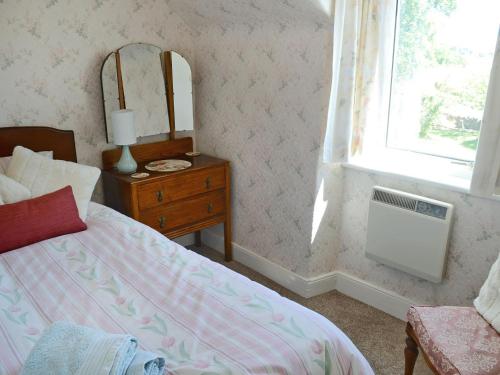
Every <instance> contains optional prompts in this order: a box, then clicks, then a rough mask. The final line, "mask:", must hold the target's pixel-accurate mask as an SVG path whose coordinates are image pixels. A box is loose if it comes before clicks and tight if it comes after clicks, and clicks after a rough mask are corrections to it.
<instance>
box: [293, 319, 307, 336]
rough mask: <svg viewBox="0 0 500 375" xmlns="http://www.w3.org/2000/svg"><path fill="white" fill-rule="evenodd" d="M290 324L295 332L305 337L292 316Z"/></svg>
mask: <svg viewBox="0 0 500 375" xmlns="http://www.w3.org/2000/svg"><path fill="white" fill-rule="evenodd" d="M290 325H291V326H292V328H293V329H294V330H295V332H297V333H298V334H299V335H300V336H301V337H306V335H305V334H304V331H302V329H301V328H300V327H299V326H298V325H297V323H295V320H294V319H293V317H291V318H290Z"/></svg>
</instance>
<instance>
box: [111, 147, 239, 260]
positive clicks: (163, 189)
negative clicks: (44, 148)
mask: <svg viewBox="0 0 500 375" xmlns="http://www.w3.org/2000/svg"><path fill="white" fill-rule="evenodd" d="M192 149H193V143H192V139H191V138H180V139H175V140H172V141H163V142H156V143H150V144H144V145H135V146H132V147H131V152H132V155H133V156H134V159H135V160H136V161H137V164H138V168H137V172H148V173H149V174H150V175H149V177H146V178H141V179H135V178H132V177H130V175H127V174H121V173H118V171H117V170H116V169H114V168H113V167H112V166H113V165H114V164H115V163H116V161H117V160H118V159H119V157H120V150H119V149H115V150H109V151H104V152H103V155H102V157H103V168H104V169H103V173H102V177H103V182H104V197H105V203H106V205H107V206H109V207H111V208H113V209H115V210H117V211H119V212H121V213H123V214H125V215H128V216H130V217H132V218H134V219H135V220H137V221H140V222H142V223H144V224H146V225H148V226H150V227H152V228H154V229H156V230H157V231H159V232H161V233H163V234H165V235H166V236H167V237H169V238H175V237H179V236H183V235H185V234H188V233H193V232H194V233H195V236H196V244H197V245H200V244H201V237H200V230H201V229H204V228H208V227H210V226H213V225H216V224H219V223H223V224H224V248H225V259H226V260H227V261H229V260H232V247H231V199H230V168H229V162H228V161H226V160H222V159H218V158H214V157H211V156H207V155H200V156H196V157H187V156H185V155H184V154H185V152H188V151H192ZM168 158H170V159H172V158H175V159H183V160H187V161H189V162H191V163H192V166H191V167H190V168H188V169H184V170H182V171H177V172H170V173H165V172H163V173H162V172H151V171H147V170H146V169H145V168H144V166H145V165H146V164H147V163H148V162H149V161H153V160H159V159H168Z"/></svg>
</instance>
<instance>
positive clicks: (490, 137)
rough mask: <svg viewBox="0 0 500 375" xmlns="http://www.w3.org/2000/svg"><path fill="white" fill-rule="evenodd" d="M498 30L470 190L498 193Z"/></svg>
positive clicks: (499, 100) (499, 79) (499, 119)
mask: <svg viewBox="0 0 500 375" xmlns="http://www.w3.org/2000/svg"><path fill="white" fill-rule="evenodd" d="M499 171H500V30H499V32H498V38H497V47H496V51H495V57H494V60H493V66H492V68H491V75H490V83H489V86H488V94H487V97H486V105H485V108H484V115H483V122H482V124H481V135H480V137H479V144H478V148H477V155H476V163H475V165H474V173H473V175H472V183H471V193H473V194H477V195H481V196H485V197H488V196H492V195H500V178H499V177H500V176H499Z"/></svg>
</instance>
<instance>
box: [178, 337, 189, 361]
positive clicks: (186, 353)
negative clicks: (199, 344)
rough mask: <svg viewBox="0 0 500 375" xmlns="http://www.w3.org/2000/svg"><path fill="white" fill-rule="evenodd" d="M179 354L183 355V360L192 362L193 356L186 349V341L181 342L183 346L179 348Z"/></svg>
mask: <svg viewBox="0 0 500 375" xmlns="http://www.w3.org/2000/svg"><path fill="white" fill-rule="evenodd" d="M179 354H180V355H181V357H182V358H185V359H188V360H191V356H190V355H189V353H188V352H187V351H186V347H185V345H184V341H183V342H181V345H180V346H179Z"/></svg>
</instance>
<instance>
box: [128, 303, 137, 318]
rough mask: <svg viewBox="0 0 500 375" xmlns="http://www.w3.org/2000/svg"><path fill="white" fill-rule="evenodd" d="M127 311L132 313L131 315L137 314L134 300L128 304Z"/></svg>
mask: <svg viewBox="0 0 500 375" xmlns="http://www.w3.org/2000/svg"><path fill="white" fill-rule="evenodd" d="M127 310H128V311H129V312H130V314H131V315H135V314H136V310H135V307H134V300H132V301H130V302H129V303H128V306H127Z"/></svg>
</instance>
